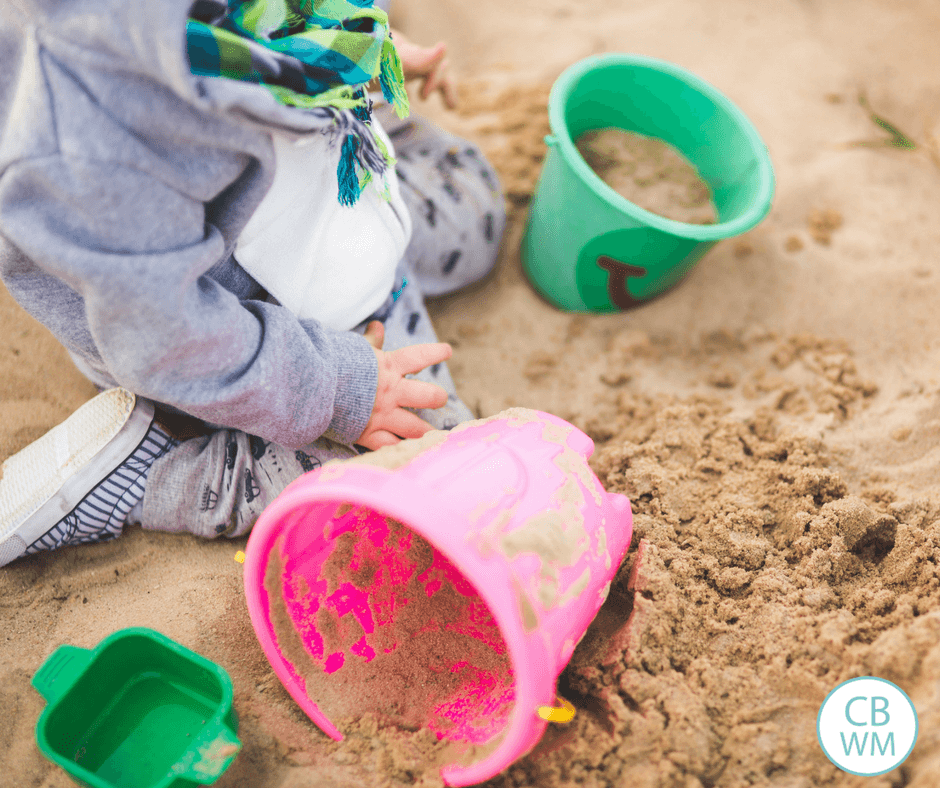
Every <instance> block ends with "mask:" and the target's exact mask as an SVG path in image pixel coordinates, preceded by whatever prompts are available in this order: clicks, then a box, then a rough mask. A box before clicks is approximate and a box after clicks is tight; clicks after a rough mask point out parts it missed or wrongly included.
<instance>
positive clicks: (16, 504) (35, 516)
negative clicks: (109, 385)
mask: <svg viewBox="0 0 940 788" xmlns="http://www.w3.org/2000/svg"><path fill="white" fill-rule="evenodd" d="M152 422H153V404H152V403H151V402H149V401H148V400H143V399H141V400H138V399H137V398H136V397H135V396H134V394H132V393H131V392H130V391H128V390H127V389H122V388H114V389H108V390H107V391H104V392H102V393H101V394H99V395H98V396H97V397H95V398H93V399H91V400H89V401H88V402H86V403H85V404H84V405H82V406H81V407H80V408H79V409H78V410H77V411H75V413H73V414H72V415H71V416H69V417H68V418H67V419H66V420H65V421H63V422H62V423H61V424H59V425H58V426H56V427H53V428H52V429H51V430H49V432H47V433H46V434H45V435H43V436H42V437H41V438H39V439H38V440H36V441H34V442H33V443H31V444H29V446H27V447H26V448H24V449H22V450H21V451H19V452H17V453H16V454H14V455H13V456H12V457H9V458H8V459H6V460H5V461H4V462H3V465H0V566H3V565H4V564H5V563H9V562H10V561H12V560H13V559H14V558H17V557H18V556H19V555H22V554H23V553H24V552H25V551H26V548H28V547H29V545H31V544H32V543H33V542H35V541H36V540H37V539H39V538H40V537H41V536H42V535H43V534H45V533H46V532H47V531H49V529H51V528H52V527H54V526H55V525H56V523H58V522H59V521H60V520H61V519H62V518H63V517H65V515H67V514H68V513H69V512H71V511H72V509H74V508H75V507H76V506H78V504H79V503H80V502H81V501H82V499H83V498H84V497H85V496H86V495H88V493H89V492H90V491H91V490H93V489H94V488H95V487H97V486H98V485H99V484H100V483H101V482H102V481H103V480H104V479H105V478H106V477H107V476H108V475H109V474H110V473H112V472H113V471H114V470H115V469H117V468H118V467H119V466H120V465H121V463H123V462H124V461H125V460H126V459H127V458H128V457H129V456H130V455H131V454H132V453H133V452H134V449H135V448H137V446H138V444H140V442H141V441H142V440H143V439H144V437H145V436H146V434H147V431H148V430H149V429H150V425H151V423H152Z"/></svg>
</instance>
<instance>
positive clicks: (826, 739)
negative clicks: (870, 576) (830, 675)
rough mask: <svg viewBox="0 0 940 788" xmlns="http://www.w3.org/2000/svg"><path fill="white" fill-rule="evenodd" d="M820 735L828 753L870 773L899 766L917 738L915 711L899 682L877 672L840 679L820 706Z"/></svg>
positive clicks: (849, 767) (842, 763)
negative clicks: (894, 681) (886, 678)
mask: <svg viewBox="0 0 940 788" xmlns="http://www.w3.org/2000/svg"><path fill="white" fill-rule="evenodd" d="M816 735H817V736H818V738H819V745H820V746H821V747H822V749H823V752H824V753H826V757H827V758H829V760H830V761H832V762H833V763H834V764H835V765H836V766H838V767H839V768H840V769H842V770H843V771H846V772H849V773H850V774H858V775H861V776H863V777H872V776H874V775H876V774H884V773H885V772H890V771H891V770H892V769H895V768H897V767H898V766H900V765H901V764H902V763H903V762H904V761H905V759H906V758H907V756H908V755H910V754H911V750H913V749H914V742H916V741H917V712H916V711H915V710H914V704H913V703H911V699H910V698H909V697H907V693H905V692H904V690H902V689H901V688H900V687H898V686H897V685H896V684H893V683H892V682H890V681H886V680H885V679H879V678H875V677H874V676H862V677H861V678H857V679H849V680H848V681H844V682H842V683H841V684H840V685H839V686H838V687H836V688H835V689H834V690H833V691H832V692H830V693H829V694H828V695H827V696H826V699H825V700H824V701H823V704H822V706H820V708H819V716H818V717H817V718H816Z"/></svg>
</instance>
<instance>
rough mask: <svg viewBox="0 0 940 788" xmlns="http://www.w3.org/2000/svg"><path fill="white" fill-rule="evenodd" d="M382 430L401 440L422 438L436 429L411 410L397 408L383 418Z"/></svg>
mask: <svg viewBox="0 0 940 788" xmlns="http://www.w3.org/2000/svg"><path fill="white" fill-rule="evenodd" d="M382 428H383V429H384V430H387V431H388V432H391V433H392V434H393V435H397V436H399V437H400V438H420V437H421V436H422V435H424V433H426V432H430V431H431V430H433V429H434V427H432V426H431V425H430V424H428V423H427V422H426V421H425V420H424V419H422V418H421V417H419V416H416V415H415V414H414V413H412V412H411V411H409V410H404V409H403V408H395V410H393V411H392V412H391V413H389V414H388V415H386V416H384V417H383V418H382Z"/></svg>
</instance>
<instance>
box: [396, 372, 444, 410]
mask: <svg viewBox="0 0 940 788" xmlns="http://www.w3.org/2000/svg"><path fill="white" fill-rule="evenodd" d="M398 389H399V393H398V397H397V399H398V405H399V406H400V407H402V408H442V407H444V405H445V404H446V403H447V392H446V391H445V390H444V389H443V388H441V387H440V386H438V385H435V384H434V383H428V382H427V381H424V380H411V379H408V378H405V379H404V380H402V382H401V383H400V384H399V387H398Z"/></svg>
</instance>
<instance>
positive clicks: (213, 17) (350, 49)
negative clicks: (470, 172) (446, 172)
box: [186, 0, 408, 205]
mask: <svg viewBox="0 0 940 788" xmlns="http://www.w3.org/2000/svg"><path fill="white" fill-rule="evenodd" d="M373 2H374V0H228V2H226V0H198V1H197V2H196V3H195V4H194V5H193V7H192V10H191V11H190V19H189V20H188V22H187V25H186V41H187V49H188V52H189V65H190V69H191V71H192V73H193V74H197V75H202V76H212V77H226V78H228V79H238V80H243V81H247V82H257V83H260V84H262V85H264V86H265V87H267V89H268V90H270V91H271V93H272V94H273V95H274V97H275V98H276V99H277V100H278V101H279V102H280V103H282V104H287V105H290V106H293V107H300V108H303V109H304V110H307V111H308V112H309V113H310V114H312V115H313V116H315V117H317V118H319V119H320V120H322V122H323V128H324V129H332V130H334V131H335V132H336V133H337V134H338V135H339V136H340V137H341V138H342V140H343V144H342V151H341V154H340V160H339V166H338V167H337V170H336V176H337V180H338V182H339V201H340V202H341V203H342V204H344V205H352V204H354V203H355V202H356V200H358V199H359V195H360V194H361V193H362V190H363V189H364V188H365V186H366V184H368V183H369V182H370V181H371V180H372V177H373V174H375V175H382V174H384V172H385V170H386V169H387V167H388V166H389V165H390V164H391V156H390V154H389V152H388V149H387V148H386V147H385V145H384V144H383V143H382V141H381V139H379V138H378V137H377V136H376V135H375V134H373V133H372V129H371V128H370V126H371V117H372V107H371V101H370V100H369V97H368V94H367V92H366V84H367V83H368V82H370V81H371V80H372V79H374V78H375V77H378V78H379V82H380V84H381V86H382V94H383V95H384V96H385V100H386V101H388V102H389V103H390V104H391V105H392V106H393V107H394V108H395V111H396V113H397V114H398V116H399V117H405V116H406V115H407V114H408V94H407V93H406V92H405V87H404V77H403V75H402V68H401V61H400V60H399V58H398V53H397V52H396V51H395V45H394V44H393V43H392V39H391V35H390V34H389V27H388V16H387V14H386V13H385V12H384V11H382V10H380V9H378V8H373V7H372V4H373Z"/></svg>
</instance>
